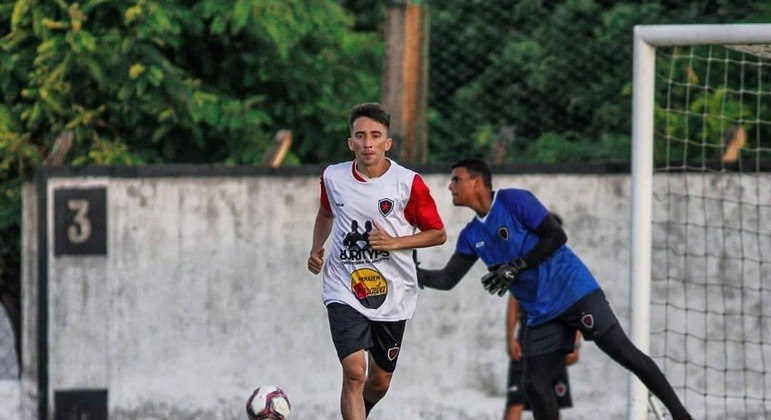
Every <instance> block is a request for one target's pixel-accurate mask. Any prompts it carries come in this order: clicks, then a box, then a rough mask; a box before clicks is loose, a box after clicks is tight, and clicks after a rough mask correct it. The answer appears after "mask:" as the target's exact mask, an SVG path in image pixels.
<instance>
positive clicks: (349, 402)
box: [340, 350, 367, 420]
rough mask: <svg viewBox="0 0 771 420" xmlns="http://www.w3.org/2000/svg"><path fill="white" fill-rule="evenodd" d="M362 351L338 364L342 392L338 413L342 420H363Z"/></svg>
mask: <svg viewBox="0 0 771 420" xmlns="http://www.w3.org/2000/svg"><path fill="white" fill-rule="evenodd" d="M364 357H365V354H364V350H359V351H356V352H354V353H351V354H349V355H348V356H346V357H345V358H344V359H343V360H342V361H341V362H340V363H341V364H342V365H343V390H342V392H341V394H340V411H341V412H342V414H343V420H363V419H364V418H365V414H364V399H363V398H362V395H363V392H364V382H365V379H366V372H367V365H366V360H365V359H364Z"/></svg>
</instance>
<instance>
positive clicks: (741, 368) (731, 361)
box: [630, 25, 771, 419]
mask: <svg viewBox="0 0 771 420" xmlns="http://www.w3.org/2000/svg"><path fill="white" fill-rule="evenodd" d="M633 88H634V102H633V109H634V111H633V113H634V119H633V121H634V122H633V142H634V145H633V169H632V175H633V184H632V190H633V210H632V211H633V230H632V255H631V258H632V260H631V261H632V262H631V265H632V296H631V297H630V299H631V300H632V336H633V339H634V340H635V341H636V342H637V344H638V345H640V346H641V347H642V348H643V349H644V350H647V351H648V352H649V353H650V355H651V356H652V357H653V358H654V359H655V360H656V362H657V363H658V364H659V366H660V367H661V368H662V370H663V371H664V373H665V374H666V376H667V378H668V379H669V380H670V382H671V383H672V385H673V387H674V388H675V390H676V391H677V393H678V395H679V396H680V398H681V399H682V400H683V402H684V404H685V406H686V407H687V408H688V409H689V411H691V414H692V415H693V416H694V418H699V419H763V418H771V167H770V166H771V165H769V164H771V25H677V26H666V25H661V26H642V27H637V28H636V29H635V84H634V87H633ZM631 384H632V385H631V388H630V413H631V415H630V418H634V419H642V418H657V417H660V413H661V412H664V411H665V410H663V409H661V408H659V406H658V402H656V401H648V395H647V392H646V391H645V389H644V388H643V387H642V386H641V385H640V384H639V383H638V382H636V380H634V379H633V380H632V382H631ZM667 418H668V417H667Z"/></svg>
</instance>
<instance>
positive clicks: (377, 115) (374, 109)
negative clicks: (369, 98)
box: [348, 102, 391, 130]
mask: <svg viewBox="0 0 771 420" xmlns="http://www.w3.org/2000/svg"><path fill="white" fill-rule="evenodd" d="M360 117H367V118H371V119H373V120H375V121H377V122H379V123H380V124H383V125H384V126H385V128H386V129H388V128H389V127H390V126H391V115H389V114H388V113H387V112H386V111H385V109H383V106H382V105H380V104H379V103H377V102H367V103H363V104H358V105H356V106H354V107H353V109H351V113H350V114H348V129H349V130H351V129H353V122H354V121H356V119H357V118H360Z"/></svg>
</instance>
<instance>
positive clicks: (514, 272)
mask: <svg viewBox="0 0 771 420" xmlns="http://www.w3.org/2000/svg"><path fill="white" fill-rule="evenodd" d="M526 268H527V264H526V263H525V260H523V259H522V258H517V259H516V260H514V261H511V262H508V263H504V264H501V265H499V266H493V267H490V272H489V273H487V274H485V275H484V276H483V277H482V286H483V287H484V288H485V290H487V292H488V293H490V294H491V295H498V296H503V294H504V293H506V291H507V290H509V285H510V284H511V283H512V282H515V281H516V280H517V278H518V277H519V273H521V272H522V271H523V270H525V269H526Z"/></svg>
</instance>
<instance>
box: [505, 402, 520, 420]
mask: <svg viewBox="0 0 771 420" xmlns="http://www.w3.org/2000/svg"><path fill="white" fill-rule="evenodd" d="M524 408H525V406H524V405H522V404H514V405H510V406H508V407H507V408H506V413H504V415H503V420H522V410H524Z"/></svg>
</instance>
